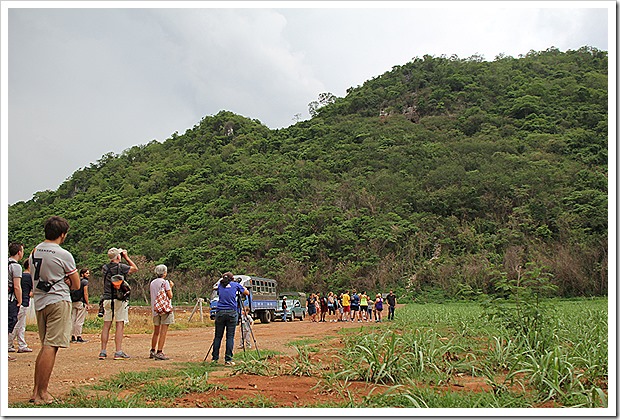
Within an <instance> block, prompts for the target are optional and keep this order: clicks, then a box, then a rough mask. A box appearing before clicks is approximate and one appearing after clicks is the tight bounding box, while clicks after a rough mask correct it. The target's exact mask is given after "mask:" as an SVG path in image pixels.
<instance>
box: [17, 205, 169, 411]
mask: <svg viewBox="0 0 620 420" xmlns="http://www.w3.org/2000/svg"><path fill="white" fill-rule="evenodd" d="M43 228H44V233H45V240H44V241H43V242H41V243H39V244H38V245H37V246H36V247H35V248H34V249H33V250H32V252H31V253H30V255H29V257H28V258H27V259H26V260H25V262H24V265H23V267H22V265H21V264H20V263H19V261H20V260H21V259H22V258H23V257H24V245H23V244H21V243H17V242H14V243H10V244H9V260H8V333H9V337H8V338H9V340H8V343H9V361H15V360H17V358H16V357H15V356H13V355H11V354H10V353H14V352H16V353H28V352H32V351H33V350H32V349H31V348H30V347H28V345H27V343H26V340H25V326H26V313H27V311H28V308H29V306H30V304H31V303H34V309H35V313H36V320H37V327H38V332H39V339H40V342H41V349H40V350H39V354H38V356H37V359H36V362H35V367H34V387H33V390H32V396H31V398H30V402H32V403H35V404H49V403H51V402H53V397H52V396H51V395H50V393H49V392H48V385H49V381H50V377H51V373H52V370H53V367H54V364H55V361H56V354H57V352H58V349H59V348H67V347H69V345H70V343H86V342H87V341H88V340H85V339H84V338H83V337H82V326H83V324H84V320H85V318H86V315H87V313H88V309H89V306H90V300H89V299H90V297H89V292H88V279H89V276H90V270H89V269H87V268H83V269H81V270H80V271H79V273H78V269H77V267H76V264H75V260H74V258H73V255H72V254H71V253H70V252H69V251H67V250H65V249H63V248H62V247H61V245H62V244H63V243H64V242H65V239H66V238H67V235H68V232H69V223H68V222H67V220H65V219H64V218H62V217H58V216H52V217H50V218H49V219H47V220H46V221H45V223H44V227H43ZM108 258H109V260H110V262H109V263H107V264H105V265H104V266H103V267H102V271H103V294H102V297H101V302H100V308H99V314H98V315H99V316H101V317H103V329H102V331H101V351H100V353H99V359H101V360H105V359H106V357H107V344H108V340H109V336H110V329H111V326H112V323H113V322H114V321H115V323H116V331H115V346H116V351H115V353H114V360H125V359H129V358H130V356H129V355H127V353H125V352H124V351H123V347H122V345H123V333H124V325H125V323H126V322H128V321H129V316H128V307H129V301H128V296H124V297H120V296H119V293H118V292H117V290H116V287H115V285H114V284H115V282H113V280H114V279H115V278H119V277H120V278H122V279H126V277H127V276H128V275H130V274H132V273H135V272H137V271H138V267H137V266H136V264H135V263H134V262H133V261H132V260H131V258H130V257H129V256H128V255H127V251H126V250H123V249H119V248H110V249H109V250H108ZM123 260H124V261H125V262H124V263H123V262H122V261H123ZM31 269H32V273H31V272H30V271H31ZM166 275H167V268H166V266H165V265H158V266H157V267H155V276H156V278H155V279H154V280H153V281H151V284H150V289H151V290H150V291H151V309H152V317H153V336H152V341H151V350H150V353H149V357H150V358H152V359H156V360H168V357H167V356H166V355H165V354H164V353H163V346H164V343H165V341H166V333H167V329H168V326H169V325H170V324H172V323H174V313H173V308H172V302H171V299H172V287H173V286H174V283H173V282H172V281H168V280H166ZM161 295H163V298H162V296H161ZM162 299H163V300H164V301H165V300H166V299H167V305H164V309H161V308H160V307H161V305H159V303H160V302H161V301H162ZM15 338H17V342H18V348H17V350H15V347H14V341H15Z"/></svg>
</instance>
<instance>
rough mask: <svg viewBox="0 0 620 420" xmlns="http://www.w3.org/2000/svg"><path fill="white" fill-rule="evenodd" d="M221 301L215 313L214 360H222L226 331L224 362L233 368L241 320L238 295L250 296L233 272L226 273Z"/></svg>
mask: <svg viewBox="0 0 620 420" xmlns="http://www.w3.org/2000/svg"><path fill="white" fill-rule="evenodd" d="M217 293H218V295H219V301H218V303H217V312H216V313H215V338H214V339H213V353H212V360H213V361H214V362H217V360H218V359H219V358H220V345H221V344H222V338H223V337H224V330H226V353H225V355H224V361H225V363H226V365H228V366H233V365H234V364H235V362H233V361H232V357H233V348H234V346H235V328H236V327H237V323H238V320H239V313H238V312H237V311H238V303H237V294H240V295H245V296H247V295H249V294H250V292H249V291H248V290H247V289H246V288H245V287H243V286H242V285H241V284H239V283H237V282H236V281H234V277H233V274H232V273H231V272H227V273H224V275H223V276H222V279H221V280H220V284H219V286H218V289H217Z"/></svg>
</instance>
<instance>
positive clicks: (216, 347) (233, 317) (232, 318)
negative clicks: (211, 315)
mask: <svg viewBox="0 0 620 420" xmlns="http://www.w3.org/2000/svg"><path fill="white" fill-rule="evenodd" d="M238 319H239V314H238V313H237V311H235V310H234V309H233V310H223V311H217V312H216V313H215V338H214V339H213V353H212V357H213V360H218V359H219V358H220V346H221V344H222V338H224V330H226V353H225V355H224V361H226V362H230V361H232V358H233V348H234V346H235V328H236V327H237V321H238Z"/></svg>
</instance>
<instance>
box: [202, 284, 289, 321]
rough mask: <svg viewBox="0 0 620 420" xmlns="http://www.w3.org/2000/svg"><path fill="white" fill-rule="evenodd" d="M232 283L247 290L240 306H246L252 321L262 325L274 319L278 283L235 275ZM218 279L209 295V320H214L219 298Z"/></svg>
mask: <svg viewBox="0 0 620 420" xmlns="http://www.w3.org/2000/svg"><path fill="white" fill-rule="evenodd" d="M233 277H234V281H236V282H238V283H240V284H241V285H242V286H244V287H245V288H246V289H248V290H249V292H250V294H249V296H242V299H243V300H242V302H241V306H248V307H249V308H250V314H251V315H252V318H254V319H260V322H262V323H264V324H268V323H270V322H271V321H272V320H273V319H274V314H275V312H276V308H277V307H278V294H277V291H278V282H277V281H275V280H273V279H266V278H263V277H256V276H246V275H239V274H238V275H235V276H233ZM221 280H222V279H221V278H220V279H219V280H218V281H217V282H216V283H215V284H214V285H213V291H212V293H211V300H210V307H211V310H210V311H209V313H210V317H211V319H215V312H216V311H217V303H218V301H219V296H218V293H217V290H218V287H219V286H220V281H221Z"/></svg>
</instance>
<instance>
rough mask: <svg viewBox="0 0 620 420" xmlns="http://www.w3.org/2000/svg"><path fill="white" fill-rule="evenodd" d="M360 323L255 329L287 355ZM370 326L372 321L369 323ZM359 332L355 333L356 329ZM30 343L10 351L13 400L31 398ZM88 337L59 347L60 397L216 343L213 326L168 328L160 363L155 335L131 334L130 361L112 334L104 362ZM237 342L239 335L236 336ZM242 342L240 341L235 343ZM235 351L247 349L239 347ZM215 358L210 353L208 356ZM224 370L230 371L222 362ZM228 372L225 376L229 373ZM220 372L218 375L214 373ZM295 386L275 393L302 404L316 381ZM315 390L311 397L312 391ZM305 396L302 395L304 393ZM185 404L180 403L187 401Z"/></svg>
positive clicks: (95, 337)
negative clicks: (302, 342) (119, 354)
mask: <svg viewBox="0 0 620 420" xmlns="http://www.w3.org/2000/svg"><path fill="white" fill-rule="evenodd" d="M177 316H188V314H187V313H183V312H181V313H178V315H177ZM359 325H360V324H358V323H340V322H325V323H314V322H311V321H310V320H309V319H308V318H306V320H304V321H299V320H297V321H294V322H287V323H283V322H280V321H277V322H272V323H270V324H262V323H260V322H258V321H257V322H256V323H255V324H254V327H253V332H254V336H255V338H256V341H257V344H258V347H259V350H260V349H265V350H277V351H278V352H281V353H283V354H284V355H294V354H296V350H295V349H293V348H291V347H290V346H287V345H286V344H287V343H290V342H291V341H293V340H296V339H303V338H310V339H312V338H325V337H328V338H326V339H325V340H326V341H325V344H326V345H330V344H329V343H335V344H333V345H337V343H338V341H339V337H340V336H339V334H338V331H339V330H341V329H342V328H359ZM364 325H367V324H364ZM351 333H352V334H353V333H354V332H353V331H352V332H351ZM26 337H27V338H26V341H27V342H28V344H29V346H30V347H31V348H32V349H33V350H34V351H33V352H32V353H20V354H17V353H11V354H12V355H14V356H15V357H17V361H14V362H8V365H7V366H8V388H9V389H8V395H9V403H16V402H27V401H28V399H29V398H30V393H31V390H32V385H33V373H34V364H35V360H36V357H37V354H38V351H39V349H40V342H39V337H38V334H37V333H34V332H27V333H26ZM83 337H84V339H86V340H88V342H87V343H83V344H72V345H71V347H70V348H68V349H60V350H59V351H58V356H57V358H56V364H55V366H54V371H53V373H52V377H51V381H50V387H49V391H50V393H51V394H52V395H53V396H54V397H56V398H59V399H62V398H63V396H65V395H67V394H68V393H69V391H70V390H71V388H73V387H79V386H81V385H84V384H93V383H96V382H98V381H99V380H101V379H104V378H107V377H110V376H112V375H114V374H116V373H118V372H120V371H121V370H124V371H140V370H147V369H150V368H153V367H156V368H161V367H165V366H166V364H171V363H172V362H202V361H203V360H204V358H205V355H206V353H207V350H208V349H209V347H210V345H211V343H212V341H213V328H212V327H204V328H191V329H188V330H182V331H172V330H171V331H169V332H168V338H167V340H166V346H165V349H164V351H165V353H166V354H167V355H168V356H169V357H170V358H171V359H170V360H169V361H157V360H153V359H149V349H150V340H151V336H150V334H129V335H125V338H124V342H123V344H124V345H123V350H124V351H125V352H126V353H127V354H129V355H130V356H131V359H129V360H120V361H117V360H114V359H113V358H112V357H111V356H112V355H113V351H114V340H113V338H111V340H110V342H109V343H108V358H107V360H99V359H98V354H99V350H100V337H99V334H98V333H97V334H85V335H84V336H83ZM237 340H238V334H237ZM235 344H238V343H235ZM235 351H236V352H239V351H242V350H239V349H235ZM223 353H224V349H223V348H222V350H221V355H220V360H223V358H224V354H223ZM207 360H210V357H209V358H208V359H207ZM222 371H223V372H229V371H230V370H229V369H228V370H226V368H224V367H223V366H222ZM224 375H226V373H223V374H222V375H220V376H224ZM214 376H217V375H214ZM263 379H264V381H265V384H264V385H263V386H264V387H265V389H268V387H269V386H272V387H273V384H269V382H274V381H273V380H272V379H271V378H263ZM293 379H294V380H293V381H292V384H291V385H290V386H289V385H286V386H283V383H282V382H279V384H278V386H277V388H278V389H274V390H273V392H274V393H277V392H280V391H281V390H282V388H284V389H286V390H287V392H288V394H289V396H288V397H287V398H288V399H292V400H293V401H296V402H297V403H303V401H301V400H300V398H302V399H303V395H305V394H307V393H308V392H310V391H309V390H310V388H312V386H314V385H315V384H316V379H313V378H303V380H302V379H301V378H293ZM235 380H236V381H241V383H242V384H241V385H240V384H237V385H236V386H237V388H243V387H246V385H247V383H251V385H248V386H247V388H248V389H251V390H253V392H255V390H256V389H257V386H258V385H257V381H260V380H261V378H257V377H252V379H251V380H248V379H247V378H244V377H243V375H242V376H241V377H237V378H235ZM310 394H312V395H310ZM310 394H308V395H307V398H308V399H309V400H310V401H313V400H315V399H316V398H317V395H316V393H314V392H312V393H310ZM300 395H301V396H302V397H300ZM186 402H187V404H188V405H189V406H196V404H200V402H198V403H197V402H196V401H189V400H186ZM182 404H183V403H181V405H182Z"/></svg>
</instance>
